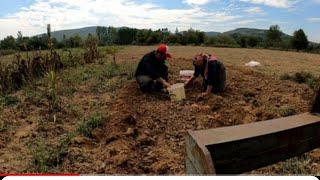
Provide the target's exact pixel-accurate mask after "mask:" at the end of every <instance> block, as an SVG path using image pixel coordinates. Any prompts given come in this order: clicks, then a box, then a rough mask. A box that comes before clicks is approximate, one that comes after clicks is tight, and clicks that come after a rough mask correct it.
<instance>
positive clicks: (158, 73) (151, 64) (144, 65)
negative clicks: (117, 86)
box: [135, 51, 168, 80]
mask: <svg viewBox="0 0 320 180" xmlns="http://www.w3.org/2000/svg"><path fill="white" fill-rule="evenodd" d="M135 76H136V77H137V76H149V77H151V78H152V79H154V80H155V79H158V78H160V77H161V78H163V79H165V80H168V67H167V66H166V64H165V61H159V60H157V59H156V51H152V52H150V53H148V54H146V55H145V56H143V58H142V59H141V61H140V62H139V65H138V68H137V70H136V74H135Z"/></svg>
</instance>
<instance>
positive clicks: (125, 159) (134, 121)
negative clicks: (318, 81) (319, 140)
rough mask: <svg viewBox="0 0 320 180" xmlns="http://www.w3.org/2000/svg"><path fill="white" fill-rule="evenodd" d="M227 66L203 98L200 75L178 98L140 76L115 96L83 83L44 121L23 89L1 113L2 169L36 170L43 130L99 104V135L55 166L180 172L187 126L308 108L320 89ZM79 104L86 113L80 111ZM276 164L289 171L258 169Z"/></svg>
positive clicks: (175, 66) (184, 62)
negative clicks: (221, 82)
mask: <svg viewBox="0 0 320 180" xmlns="http://www.w3.org/2000/svg"><path fill="white" fill-rule="evenodd" d="M226 67H227V89H226V92H224V93H222V94H220V95H211V96H210V97H208V98H205V99H199V98H198V96H199V95H200V93H201V80H199V81H197V83H196V84H195V86H194V87H191V88H189V89H187V90H186V91H187V92H186V94H187V99H186V100H184V101H182V102H171V101H170V99H169V97H168V96H167V95H165V94H160V93H156V94H143V93H141V92H140V91H139V90H138V88H137V84H136V83H135V82H134V81H128V83H127V84H126V85H125V86H124V87H123V88H121V89H118V91H117V93H116V95H115V97H114V98H113V97H111V96H113V95H111V94H109V93H108V92H106V93H94V92H90V91H89V89H90V86H91V85H90V83H88V84H85V85H81V86H79V87H76V89H77V91H76V92H75V94H74V95H73V96H72V97H71V98H70V97H62V99H63V106H64V109H65V110H64V111H63V112H60V113H59V114H58V117H59V118H58V120H59V121H58V122H46V123H44V124H42V121H39V119H42V118H43V115H44V114H45V111H44V109H45V107H46V106H47V105H46V103H45V102H43V103H42V104H34V103H30V102H29V100H27V99H26V98H25V95H23V94H21V92H19V93H20V94H19V93H17V94H15V96H19V97H24V98H21V99H22V100H21V104H20V105H18V106H17V107H15V108H6V109H5V110H4V111H3V113H2V115H1V118H3V119H4V120H5V122H6V124H7V125H8V126H9V127H10V128H9V129H8V130H6V131H3V132H0V162H1V163H0V172H11V173H12V172H30V171H31V172H32V171H33V170H32V169H30V166H32V163H33V156H34V154H33V153H32V151H33V150H34V149H33V148H32V146H31V147H30V144H32V143H34V142H37V140H38V139H39V138H42V139H45V141H46V142H47V143H49V144H51V145H53V146H55V145H56V144H58V142H59V140H60V139H61V138H60V137H61V136H63V135H64V134H66V133H69V132H73V131H75V129H76V127H77V124H78V123H79V119H81V118H82V117H81V116H83V117H87V116H89V115H90V114H92V113H93V112H94V111H99V112H100V113H103V114H105V115H109V118H108V119H107V121H106V122H105V123H104V125H103V126H102V127H99V128H96V129H95V130H94V131H93V132H92V135H93V136H92V138H86V137H84V136H82V135H78V136H76V137H74V138H73V139H72V140H71V143H70V144H68V145H69V146H68V150H67V153H66V154H65V155H64V156H63V157H62V158H63V160H62V163H60V164H59V165H58V166H57V170H55V171H54V172H65V173H66V172H67V173H81V174H171V175H181V174H184V173H185V141H184V138H185V135H186V133H187V131H189V130H202V129H208V128H216V127H225V126H232V125H238V124H245V123H251V122H257V121H265V120H269V119H273V118H279V117H281V116H283V115H284V114H283V112H284V111H286V110H287V109H291V110H292V109H294V110H295V111H296V113H302V112H307V111H308V108H309V102H310V100H311V99H312V96H313V90H311V89H310V88H309V87H308V86H307V85H300V84H296V83H293V82H290V81H281V80H279V79H278V78H276V77H271V76H266V75H263V74H261V73H258V72H256V71H254V70H252V69H248V68H239V67H235V66H232V65H230V64H226ZM182 69H192V63H191V62H190V60H188V59H183V58H179V59H174V60H173V61H171V62H170V79H171V82H172V83H175V82H178V81H179V77H178V73H179V70H182ZM61 86H62V85H61ZM67 106H74V109H70V108H69V109H68V108H66V107H67ZM77 108H78V109H77ZM79 109H80V110H82V111H83V114H80V115H79V113H78V112H77V111H78V110H79ZM79 116H80V117H79ZM319 154H320V153H319V150H315V151H313V152H312V153H311V154H307V156H308V157H310V158H311V161H310V166H311V165H312V166H313V168H315V169H319V167H320V166H319V165H318V162H320V160H319V159H320V158H319V157H320V155H319ZM49 171H52V170H50V169H49ZM270 172H272V173H275V174H279V173H282V171H281V167H280V168H279V166H278V165H274V166H271V167H267V168H264V169H261V170H257V171H255V172H254V173H262V174H269V173H270Z"/></svg>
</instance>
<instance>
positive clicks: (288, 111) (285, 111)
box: [280, 106, 297, 117]
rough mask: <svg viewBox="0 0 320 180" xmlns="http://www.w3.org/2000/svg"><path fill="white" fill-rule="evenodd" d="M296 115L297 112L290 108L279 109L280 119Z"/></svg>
mask: <svg viewBox="0 0 320 180" xmlns="http://www.w3.org/2000/svg"><path fill="white" fill-rule="evenodd" d="M296 114H297V111H296V110H295V109H294V108H293V107H291V106H284V107H282V108H280V115H281V116H282V117H288V116H293V115H296Z"/></svg>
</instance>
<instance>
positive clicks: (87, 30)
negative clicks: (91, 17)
mask: <svg viewBox="0 0 320 180" xmlns="http://www.w3.org/2000/svg"><path fill="white" fill-rule="evenodd" d="M96 29H97V26H91V27H84V28H79V29H68V30H61V31H54V32H52V34H51V35H52V37H54V38H56V39H57V40H58V41H61V40H62V39H63V35H65V36H66V37H67V38H68V37H71V36H74V35H77V34H78V35H79V36H80V37H81V38H86V37H87V36H88V34H96ZM41 35H42V34H41ZM41 35H40V36H41Z"/></svg>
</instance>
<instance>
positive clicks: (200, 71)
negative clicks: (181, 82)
mask: <svg viewBox="0 0 320 180" xmlns="http://www.w3.org/2000/svg"><path fill="white" fill-rule="evenodd" d="M193 65H194V67H195V72H194V75H193V77H192V78H191V79H189V80H188V81H187V82H186V83H185V84H186V85H187V86H188V85H190V84H192V83H193V82H194V80H195V79H196V78H198V77H199V76H200V75H201V76H202V77H203V88H204V90H203V91H204V93H202V96H207V95H209V94H210V93H221V92H223V91H224V90H225V88H226V69H225V67H224V65H223V64H222V62H220V61H219V60H218V58H217V57H216V56H214V55H209V54H203V53H201V54H199V55H197V56H195V58H194V59H193Z"/></svg>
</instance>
